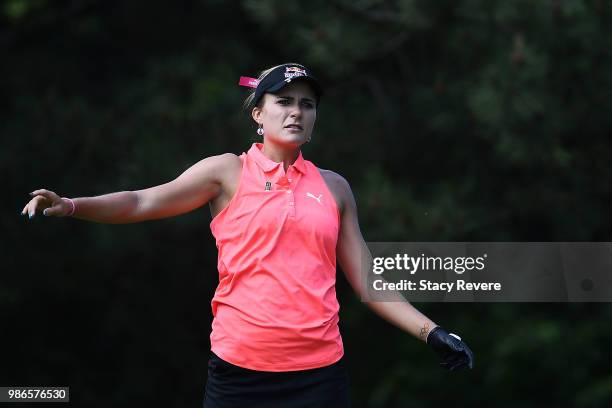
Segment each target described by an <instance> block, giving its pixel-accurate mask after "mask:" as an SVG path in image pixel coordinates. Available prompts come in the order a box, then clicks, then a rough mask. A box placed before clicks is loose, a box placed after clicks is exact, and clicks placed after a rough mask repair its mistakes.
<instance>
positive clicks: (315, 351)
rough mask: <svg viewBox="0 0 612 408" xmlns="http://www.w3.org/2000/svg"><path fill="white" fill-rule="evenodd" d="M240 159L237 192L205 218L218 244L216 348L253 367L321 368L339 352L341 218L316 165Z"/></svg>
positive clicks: (257, 156)
mask: <svg viewBox="0 0 612 408" xmlns="http://www.w3.org/2000/svg"><path fill="white" fill-rule="evenodd" d="M262 148H263V145H262V144H260V143H255V144H253V146H252V147H251V149H250V150H249V151H248V153H243V154H242V155H241V156H240V159H241V161H242V172H241V175H240V182H239V185H238V188H237V190H236V193H235V195H234V197H232V199H231V200H230V202H229V203H228V205H227V206H226V207H225V208H224V209H223V210H222V211H221V212H220V213H219V214H217V216H216V217H215V218H214V219H213V220H212V222H211V223H210V228H211V231H212V233H213V235H214V237H215V239H216V243H217V248H218V250H219V259H218V269H219V286H217V289H216V291H215V295H214V297H213V299H212V312H213V316H214V319H213V323H212V333H211V335H210V340H211V346H212V351H213V352H214V353H215V354H217V355H218V356H219V357H221V358H222V359H223V360H226V361H228V362H230V363H232V364H234V365H237V366H240V367H244V368H249V369H252V370H259V371H294V370H305V369H310V368H317V367H323V366H326V365H329V364H333V363H335V362H336V361H338V360H339V359H340V358H341V357H342V355H343V354H344V348H343V345H342V338H341V337H340V330H339V328H338V310H339V305H338V301H337V299H336V286H335V285H336V242H337V239H338V230H339V225H340V216H339V212H338V208H337V206H336V202H335V200H334V197H333V196H332V194H331V192H330V191H329V189H328V188H327V185H326V184H325V181H324V180H323V177H322V176H321V174H320V173H319V170H318V169H317V168H316V167H315V166H314V165H313V164H312V163H311V162H309V161H307V160H304V159H303V158H302V154H301V153H300V155H299V157H298V158H297V160H296V161H295V163H293V165H291V166H289V167H288V168H287V172H286V173H285V170H284V168H283V165H282V163H276V162H274V161H272V160H270V159H268V158H267V157H266V156H264V154H263V153H262V152H261V149H262Z"/></svg>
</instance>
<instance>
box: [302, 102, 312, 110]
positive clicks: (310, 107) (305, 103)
mask: <svg viewBox="0 0 612 408" xmlns="http://www.w3.org/2000/svg"><path fill="white" fill-rule="evenodd" d="M303 105H304V106H305V107H307V108H308V109H312V108H314V105H313V104H312V103H311V102H304V103H303Z"/></svg>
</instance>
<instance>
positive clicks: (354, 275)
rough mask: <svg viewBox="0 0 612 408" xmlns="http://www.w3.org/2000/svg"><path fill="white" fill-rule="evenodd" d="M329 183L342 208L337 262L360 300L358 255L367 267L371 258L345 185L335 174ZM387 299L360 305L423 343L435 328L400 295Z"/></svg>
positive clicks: (392, 294) (362, 293)
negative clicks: (363, 257)
mask: <svg viewBox="0 0 612 408" xmlns="http://www.w3.org/2000/svg"><path fill="white" fill-rule="evenodd" d="M330 179H331V182H330V184H332V185H333V190H334V192H335V194H334V195H336V196H337V197H338V198H339V200H340V201H341V207H342V216H341V225H340V233H339V236H338V244H337V255H338V261H339V263H340V267H341V268H342V270H343V271H344V274H345V275H346V278H347V279H348V281H349V283H350V284H351V286H352V288H353V290H354V291H355V292H356V293H357V295H358V296H359V297H360V298H362V299H364V295H365V290H366V289H365V285H366V282H365V281H363V275H362V269H361V268H362V254H365V257H366V260H365V262H366V264H367V265H370V264H371V263H372V255H371V253H370V250H369V249H368V247H367V245H366V243H365V241H364V239H363V236H362V235H361V230H360V228H359V221H358V217H357V206H356V204H355V198H354V197H353V192H352V191H351V188H350V186H349V184H348V182H347V181H346V180H345V179H344V178H342V177H341V176H339V175H337V174H335V175H334V176H333V177H331V178H330ZM390 296H392V299H391V300H394V301H393V302H391V301H386V302H373V301H366V302H364V303H365V304H366V305H368V307H369V308H370V309H372V310H373V311H374V312H375V313H376V314H378V315H379V316H381V317H382V318H384V319H385V320H387V321H388V322H389V323H391V324H393V325H395V326H397V327H399V328H400V329H402V330H404V331H405V332H407V333H410V334H412V335H413V336H415V337H417V338H419V339H421V340H423V341H425V340H426V339H427V335H428V334H429V332H430V331H431V330H432V329H434V328H435V327H436V326H437V325H436V324H435V323H434V322H433V321H431V320H430V319H429V318H428V317H427V316H425V315H424V314H422V313H421V312H419V311H418V310H417V309H416V308H415V307H413V306H412V305H411V304H410V303H409V302H408V301H407V300H406V299H404V297H403V296H402V295H401V294H400V293H398V292H393V293H391V294H390Z"/></svg>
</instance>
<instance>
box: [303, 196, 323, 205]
mask: <svg viewBox="0 0 612 408" xmlns="http://www.w3.org/2000/svg"><path fill="white" fill-rule="evenodd" d="M306 197H310V198H312V199H314V200H317V202H318V203H319V204H321V198H323V194H319V196H318V197H317V196H315V195H314V194H312V193H306Z"/></svg>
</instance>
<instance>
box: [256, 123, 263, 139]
mask: <svg viewBox="0 0 612 408" xmlns="http://www.w3.org/2000/svg"><path fill="white" fill-rule="evenodd" d="M257 134H258V135H259V136H263V134H264V131H263V125H262V124H261V123H260V124H259V127H258V128H257Z"/></svg>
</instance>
